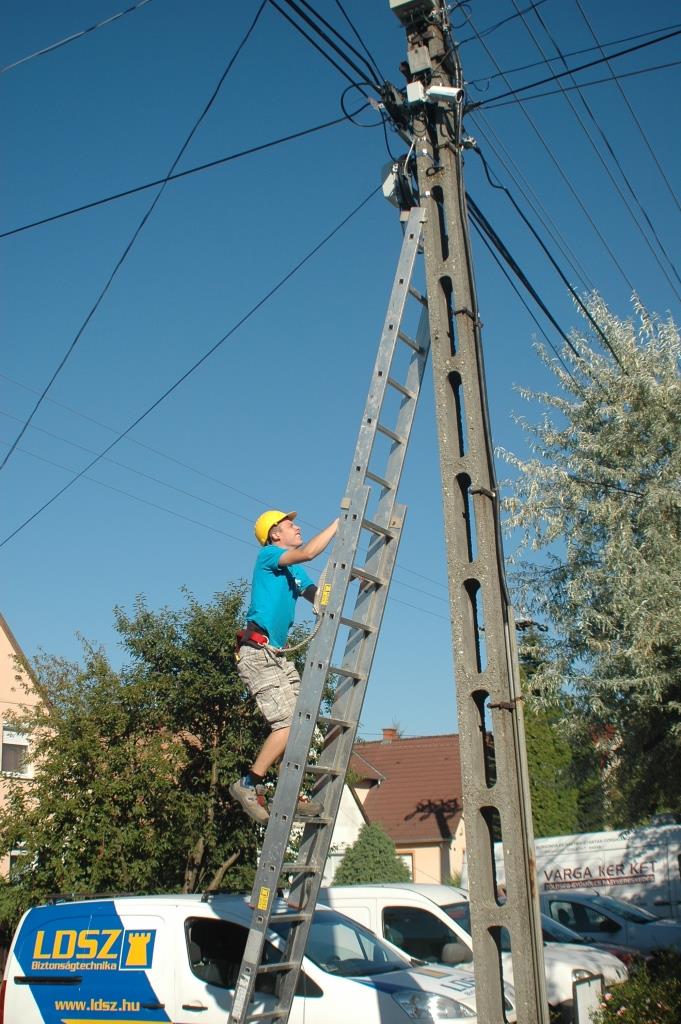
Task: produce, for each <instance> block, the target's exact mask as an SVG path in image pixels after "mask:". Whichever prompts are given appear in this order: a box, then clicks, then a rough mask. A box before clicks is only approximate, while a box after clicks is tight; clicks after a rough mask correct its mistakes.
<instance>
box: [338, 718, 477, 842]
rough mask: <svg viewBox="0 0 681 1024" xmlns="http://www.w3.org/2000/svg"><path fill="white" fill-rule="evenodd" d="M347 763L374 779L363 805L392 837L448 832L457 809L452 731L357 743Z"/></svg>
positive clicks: (412, 838)
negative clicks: (444, 733)
mask: <svg viewBox="0 0 681 1024" xmlns="http://www.w3.org/2000/svg"><path fill="white" fill-rule="evenodd" d="M350 768H351V770H352V771H353V772H355V774H356V775H358V776H359V777H360V778H362V779H366V780H370V781H371V782H373V783H374V784H373V786H372V788H371V789H370V790H369V793H368V795H367V798H366V800H365V801H364V810H365V812H366V815H367V817H368V819H369V821H372V822H378V823H379V824H380V825H382V826H383V828H384V829H385V830H386V832H387V833H388V835H389V836H390V838H391V839H392V840H393V841H394V842H397V843H409V842H413V843H425V842H442V840H450V839H452V838H453V837H454V834H455V833H456V829H457V826H458V824H459V820H460V818H461V810H462V807H461V762H460V757H459V737H458V735H456V734H454V735H447V736H417V737H414V738H413V739H396V740H391V741H390V742H389V743H385V742H379V743H357V744H355V749H354V753H353V756H352V758H351V761H350ZM381 778H382V779H383V781H378V783H377V782H376V781H375V780H380V779H381Z"/></svg>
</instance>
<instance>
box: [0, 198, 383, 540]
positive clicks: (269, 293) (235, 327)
mask: <svg viewBox="0 0 681 1024" xmlns="http://www.w3.org/2000/svg"><path fill="white" fill-rule="evenodd" d="M380 190H381V186H380V185H379V186H378V187H377V188H375V189H372V191H371V192H370V193H369V195H368V196H366V198H365V199H363V200H362V201H361V203H358V205H357V206H355V208H354V209H353V210H351V211H350V213H348V214H347V215H346V216H345V217H344V218H343V219H342V220H341V221H340V223H339V224H337V225H336V227H335V228H333V229H332V230H331V231H330V232H329V233H328V234H327V235H325V236H324V238H322V240H321V241H320V242H318V243H317V244H316V245H315V246H314V247H313V248H312V249H310V250H309V251H308V252H307V253H306V254H305V256H303V257H302V259H300V260H299V261H298V262H297V263H296V265H295V266H294V267H293V268H292V269H291V270H289V271H288V272H287V273H286V274H284V276H283V277H282V278H280V279H279V281H278V282H277V283H276V284H275V285H274V286H273V287H272V288H270V289H269V291H267V292H266V293H265V294H264V295H263V296H262V298H260V299H259V300H258V301H257V302H256V303H255V304H254V305H253V306H251V308H250V309H249V310H248V311H247V312H246V313H245V314H244V315H243V316H242V317H241V318H240V319H239V320H237V322H236V323H235V324H234V325H233V326H232V327H230V329H229V330H228V331H227V333H226V334H224V335H223V336H222V337H221V338H220V339H219V340H218V341H216V343H215V344H214V345H212V346H211V348H209V349H208V351H207V352H204V354H203V355H202V356H201V357H200V359H197V360H196V362H195V363H193V364H192V365H191V366H190V367H189V369H188V370H186V371H185V372H184V373H183V374H182V376H181V377H179V378H178V379H177V380H176V381H175V382H174V383H173V384H171V386H170V387H169V388H166V390H165V391H164V392H163V394H162V395H160V396H159V397H158V398H157V399H156V401H154V402H152V404H151V405H150V406H148V408H147V409H145V410H144V412H143V413H141V414H140V415H139V416H138V417H137V418H136V419H135V420H133V422H132V423H131V424H130V425H129V426H128V427H126V429H125V430H123V431H121V433H120V434H118V435H117V437H115V438H114V440H113V441H111V443H110V444H108V445H107V446H106V448H104V449H103V450H102V451H101V452H100V453H99V455H97V456H96V457H95V458H94V459H91V460H90V462H89V463H88V464H87V465H86V466H85V467H84V468H83V469H82V470H81V471H80V472H79V473H77V474H76V475H75V476H74V477H72V479H71V480H69V481H68V483H66V484H64V486H63V487H61V488H60V489H59V490H58V491H57V492H56V493H55V494H53V495H52V497H51V498H49V499H48V501H46V502H44V504H43V505H41V506H40V508H38V509H37V510H36V511H35V512H33V513H32V515H30V516H28V517H27V518H26V519H24V521H23V522H22V523H21V524H20V525H19V526H17V527H16V528H15V529H14V530H12V532H11V533H9V534H7V536H6V537H5V538H4V539H3V540H2V541H0V547H4V545H5V544H7V543H8V541H10V540H11V539H12V538H13V537H16V535H17V534H18V533H20V532H21V530H23V529H24V527H26V526H28V525H29V523H32V522H33V520H34V519H36V518H37V516H39V515H40V514H41V513H42V512H44V511H45V509H46V508H49V506H50V505H52V504H53V502H55V501H56V500H57V499H58V498H60V497H61V495H62V494H64V492H65V491H67V490H68V489H69V488H70V487H72V486H73V484H75V483H76V481H78V480H80V478H81V477H82V476H84V474H85V473H87V472H88V471H89V470H90V469H92V467H93V466H94V465H95V464H96V463H97V462H99V460H100V459H101V458H103V457H104V456H105V455H108V453H109V452H110V451H111V449H112V448H114V447H115V446H116V445H117V444H118V442H119V441H122V440H123V438H124V437H127V435H128V434H129V433H130V432H131V431H132V430H134V429H135V427H136V426H138V424H140V423H141V422H142V420H144V419H146V417H147V416H148V415H149V414H150V413H151V412H153V410H154V409H156V408H157V407H158V406H159V405H160V404H161V402H163V401H165V399H166V398H168V396H169V395H171V394H172V393H173V391H175V390H176V389H177V388H178V387H179V386H180V384H182V383H184V381H185V380H187V378H188V377H189V376H191V374H192V373H194V371H195V370H197V369H198V368H199V366H201V365H202V364H203V363H204V362H205V361H206V360H207V359H208V358H209V357H210V356H212V355H213V353H214V352H216V351H217V350H218V349H219V348H220V346H221V345H223V344H224V343H225V342H226V341H227V340H228V339H229V338H231V337H232V335H233V334H235V333H236V331H238V330H239V328H240V327H241V326H242V325H243V324H245V323H246V321H247V320H249V319H250V318H251V317H252V316H253V314H254V313H256V312H257V311H258V310H259V309H260V308H261V307H262V306H264V305H265V303H266V302H267V301H268V300H269V299H271V298H272V296H273V295H275V294H276V292H278V291H279V290H280V288H282V287H283V286H284V285H285V284H286V282H287V281H289V280H290V279H291V278H292V277H293V276H294V275H295V274H297V272H298V271H299V270H300V269H301V267H303V266H304V265H305V264H306V263H307V262H308V261H309V260H310V259H312V257H313V256H314V255H316V253H318V252H319V250H320V249H322V248H323V246H325V245H326V243H327V242H329V241H330V240H331V239H332V238H333V237H334V235H336V234H337V233H338V232H339V231H340V230H341V228H343V227H344V226H345V225H346V224H347V223H348V221H349V220H351V219H352V218H353V217H354V216H355V214H357V213H359V211H360V210H361V209H362V208H363V207H364V206H366V204H367V203H368V202H369V201H370V200H371V199H372V198H373V197H374V196H375V195H376V194H377V193H378V192H380Z"/></svg>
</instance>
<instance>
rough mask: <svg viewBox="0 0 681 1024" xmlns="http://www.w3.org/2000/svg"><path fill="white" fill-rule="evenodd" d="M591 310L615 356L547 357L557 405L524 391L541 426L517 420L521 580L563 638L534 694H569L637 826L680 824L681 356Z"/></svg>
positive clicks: (646, 331)
mask: <svg viewBox="0 0 681 1024" xmlns="http://www.w3.org/2000/svg"><path fill="white" fill-rule="evenodd" d="M588 306H589V311H590V313H591V315H592V317H593V319H594V321H595V322H596V323H597V324H598V326H599V328H600V330H601V331H602V332H603V335H604V337H605V339H606V345H607V347H606V345H604V342H603V340H602V338H601V337H600V335H599V334H598V333H597V332H596V331H595V330H593V329H592V328H591V325H589V327H588V329H587V330H586V331H585V333H583V334H574V335H573V337H572V339H571V340H572V344H573V346H574V350H575V351H572V350H571V349H570V348H568V347H566V348H565V350H564V351H563V353H562V360H561V361H558V360H555V359H552V358H550V357H549V356H548V355H547V353H546V351H545V350H544V349H542V348H540V349H539V352H540V356H541V358H542V359H543V361H544V362H545V363H546V365H547V366H548V367H549V368H550V369H551V370H552V372H553V373H554V375H555V377H556V379H557V383H558V385H559V389H558V392H557V393H556V394H550V393H542V394H537V393H534V392H531V391H527V390H524V389H521V394H523V396H524V397H525V398H526V399H527V400H528V401H531V402H534V403H538V404H539V405H540V406H542V407H543V409H544V412H543V415H542V417H541V419H540V420H539V421H538V422H534V423H530V422H527V421H524V420H523V421H521V422H522V423H523V426H524V428H525V430H526V432H527V436H528V438H529V443H530V447H531V450H532V457H531V458H530V459H528V460H523V459H521V458H518V457H517V456H514V455H511V454H509V453H505V455H506V458H507V459H508V461H509V462H510V463H511V464H512V465H513V466H514V467H515V469H516V470H517V472H518V476H517V480H516V481H515V485H514V494H513V496H512V498H511V499H510V500H509V501H508V502H507V513H508V518H507V526H508V527H509V528H510V529H512V530H514V531H517V533H518V534H519V535H520V536H521V538H522V544H523V545H524V548H525V550H526V551H534V552H540V551H541V552H544V557H543V559H539V558H537V557H534V558H532V559H528V560H526V561H525V562H523V563H521V571H520V572H519V574H518V582H519V583H520V585H521V588H522V596H523V600H524V602H525V603H526V605H527V606H528V607H530V608H532V609H534V611H536V612H538V613H540V614H541V615H543V616H545V617H546V619H547V620H548V621H550V622H551V624H552V626H553V630H554V637H555V642H554V644H553V650H552V657H551V658H550V659H549V660H548V661H547V662H546V663H545V664H543V665H542V666H541V668H540V669H539V671H538V672H537V674H536V676H535V679H534V681H533V684H534V686H535V687H537V688H538V689H539V690H540V692H541V694H542V695H543V697H544V698H545V699H546V700H551V699H553V700H554V701H555V702H556V703H560V702H561V699H563V700H564V698H565V695H566V694H567V695H568V697H569V701H568V706H569V708H570V719H571V721H572V723H573V724H577V725H579V726H581V729H582V731H581V738H580V740H579V742H585V741H586V742H588V743H590V744H591V745H593V746H595V747H596V748H598V749H599V750H600V754H601V757H602V759H603V764H604V767H605V769H606V776H607V779H608V784H609V796H610V801H611V810H610V813H611V818H612V821H613V823H625V824H629V823H632V822H635V821H640V820H642V819H645V818H646V817H647V816H648V815H649V814H651V813H653V812H655V811H658V810H665V809H668V810H676V811H678V810H679V809H681V787H679V784H678V779H679V778H680V777H681V615H679V607H680V605H681V547H680V545H679V541H680V540H681V536H680V535H681V443H680V442H681V378H680V376H679V368H680V359H681V342H680V339H679V332H678V330H677V328H676V326H675V325H674V323H673V322H672V321H671V320H664V321H663V320H660V319H658V318H656V317H652V316H650V315H648V313H647V312H646V311H645V310H644V309H643V308H642V307H641V305H640V304H639V303H638V302H637V301H635V302H634V314H635V320H632V321H627V322H625V321H622V320H620V319H619V318H618V317H616V316H614V315H613V314H612V313H610V312H609V310H608V309H607V308H606V306H605V304H604V303H603V302H602V300H601V299H600V298H599V297H598V296H593V297H592V298H591V299H590V300H589V303H588ZM608 348H609V349H611V351H608Z"/></svg>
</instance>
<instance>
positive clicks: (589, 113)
mask: <svg viewBox="0 0 681 1024" xmlns="http://www.w3.org/2000/svg"><path fill="white" fill-rule="evenodd" d="M512 2H513V6H514V7H515V8H516V9H517V7H518V3H517V0H512ZM536 17H537V19H538V20H539V23H540V25H541V27H542V28H543V29H544V32H545V33H546V35H547V36H548V38H549V41H550V42H551V45H552V46H553V48H554V49H555V51H556V53H557V54H558V59H559V60H561V61H562V63H563V66H564V67H566V68H567V67H568V65H567V61H566V59H565V56H564V55H563V52H562V50H561V48H560V46H559V45H558V42H557V41H556V39H555V37H554V35H553V33H552V32H551V30H550V29H549V27H548V25H547V24H546V22H545V21H544V19H543V18H542V16H541V14H540V13H539V12H536ZM522 20H523V24H524V25H525V28H526V29H527V32H528V34H529V36H530V38H531V39H532V41H533V43H534V44H535V46H536V47H537V49H538V50H539V52H540V53H541V55H542V57H543V58H544V61H545V63H546V65H547V67H549V68H550V67H551V64H550V61H549V58H548V56H547V54H546V53H545V51H544V49H543V48H542V46H541V44H540V42H539V40H538V39H537V37H536V36H535V33H534V31H533V30H532V28H531V26H530V24H529V23H528V21H527V20H526V18H525V17H524V16H523V19H522ZM568 71H570V69H569V68H568ZM570 75H571V79H572V82H573V83H574V84H575V85H576V86H577V92H578V95H579V98H580V100H581V101H582V105H583V107H584V109H585V111H586V113H587V116H588V117H589V118H590V120H591V123H592V124H593V126H594V127H595V129H596V131H597V132H598V134H599V135H600V137H601V140H602V142H603V145H604V146H605V148H606V150H607V152H608V153H609V154H610V159H611V160H612V161H613V163H614V164H615V167H616V168H617V170H618V171H619V173H620V175H621V177H622V180H623V182H624V184H625V186H626V187H627V189H628V190H629V193H630V195H631V197H632V199H633V201H634V203H635V204H636V206H637V207H638V209H639V210H640V212H641V215H642V216H643V218H644V220H645V222H646V224H647V225H648V229H649V231H650V232H651V234H652V236H653V238H654V239H655V241H656V242H657V246H658V249H659V250H660V252H661V253H662V254H663V256H664V257H665V259H666V260H667V262H668V263H669V265H670V267H671V269H672V272H673V273H674V275H675V276H676V278H677V280H678V282H679V284H681V278H679V275H678V273H677V271H676V267H675V266H674V264H673V263H672V261H671V259H670V257H669V255H668V253H667V250H666V249H665V247H664V245H663V244H662V240H661V238H660V236H659V235H658V233H657V231H656V229H655V227H654V225H653V223H652V221H651V219H650V217H649V215H648V212H647V210H646V209H645V207H644V206H643V204H642V203H641V201H640V199H639V198H638V195H637V194H636V192H635V190H634V188H633V186H632V184H631V182H630V181H629V178H628V176H627V173H626V171H625V170H624V168H623V166H622V164H621V162H620V160H619V157H618V156H617V154H616V152H615V150H614V148H613V146H612V144H611V142H610V139H609V138H608V136H607V135H606V134H605V131H604V130H603V126H602V125H601V124H600V122H599V120H598V118H596V117H595V115H594V113H593V111H592V109H591V107H590V106H589V104H588V102H587V100H586V97H585V96H584V95H582V91H581V89H580V88H579V83H578V82H576V80H575V78H574V76H572V73H571V72H570ZM558 85H559V87H560V90H561V92H564V93H566V89H565V85H564V84H563V82H562V81H560V82H559V83H558ZM564 98H565V102H566V103H567V104H568V106H569V107H570V109H571V111H572V113H573V114H574V116H575V118H576V119H577V122H578V124H579V126H580V128H581V129H582V131H583V132H584V136H585V138H586V140H587V142H588V143H589V145H590V146H591V148H592V149H593V151H594V153H595V154H596V157H597V159H598V160H599V161H600V163H601V165H602V167H603V169H604V171H605V173H606V174H607V175H608V178H609V179H610V181H611V183H612V186H613V188H614V189H615V191H616V192H617V194H618V195H619V197H620V199H621V200H622V202H623V204H624V206H625V208H626V210H627V212H628V213H629V216H630V217H631V219H632V222H633V224H634V225H635V227H636V229H637V230H638V231H639V233H640V235H641V237H642V239H643V241H644V242H645V244H646V245H647V246H648V249H649V250H650V253H651V255H652V257H653V259H654V260H655V262H656V263H657V265H658V267H659V268H660V270H661V271H662V273H663V274H664V276H665V277H666V279H667V282H668V284H669V286H670V287H671V289H672V291H673V292H674V295H675V296H676V298H677V299H678V300H679V301H680V302H681V294H679V292H678V291H677V289H676V285H675V284H674V282H673V281H672V279H671V277H670V276H669V273H668V272H667V268H666V266H665V265H664V263H663V262H662V260H661V259H660V257H659V254H658V252H657V251H656V250H655V248H654V246H653V245H652V243H651V241H650V239H649V237H648V235H647V234H646V232H645V231H644V229H643V227H642V226H641V224H640V222H639V220H638V218H637V217H636V215H635V213H634V210H633V209H632V206H631V203H630V202H629V200H628V199H627V196H626V194H625V193H624V192H623V191H622V188H621V187H620V183H619V182H618V181H617V179H616V178H615V176H614V174H613V173H612V171H611V169H610V167H609V166H608V163H607V161H606V159H605V157H604V156H603V153H602V152H601V150H600V148H599V147H598V146H597V145H596V143H595V141H594V139H593V136H592V133H591V131H589V129H588V127H587V125H586V124H585V123H584V120H583V118H582V116H581V114H580V113H579V110H578V109H577V107H576V105H575V103H574V102H573V98H572V96H569V95H567V93H566V95H565V97H564Z"/></svg>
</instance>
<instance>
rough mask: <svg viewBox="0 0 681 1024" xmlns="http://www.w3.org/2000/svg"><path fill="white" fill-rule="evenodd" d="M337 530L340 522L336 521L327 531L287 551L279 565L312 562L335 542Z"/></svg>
mask: <svg viewBox="0 0 681 1024" xmlns="http://www.w3.org/2000/svg"><path fill="white" fill-rule="evenodd" d="M337 529H338V520H337V519H334V521H333V522H332V523H330V524H329V525H328V526H327V527H326V529H325V530H322V531H321V532H320V533H318V534H317V535H316V536H315V537H310V539H309V540H307V541H305V543H304V544H301V545H300V547H299V548H289V549H288V550H287V551H284V553H283V555H282V556H281V558H280V559H279V565H280V566H282V567H283V566H284V565H300V563H301V562H311V561H312V559H313V558H316V557H317V555H320V554H321V553H322V551H323V550H324V548H325V547H327V545H328V544H329V543H330V542H331V541H332V540H333V538H334V536H335V534H336V530H337Z"/></svg>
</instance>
